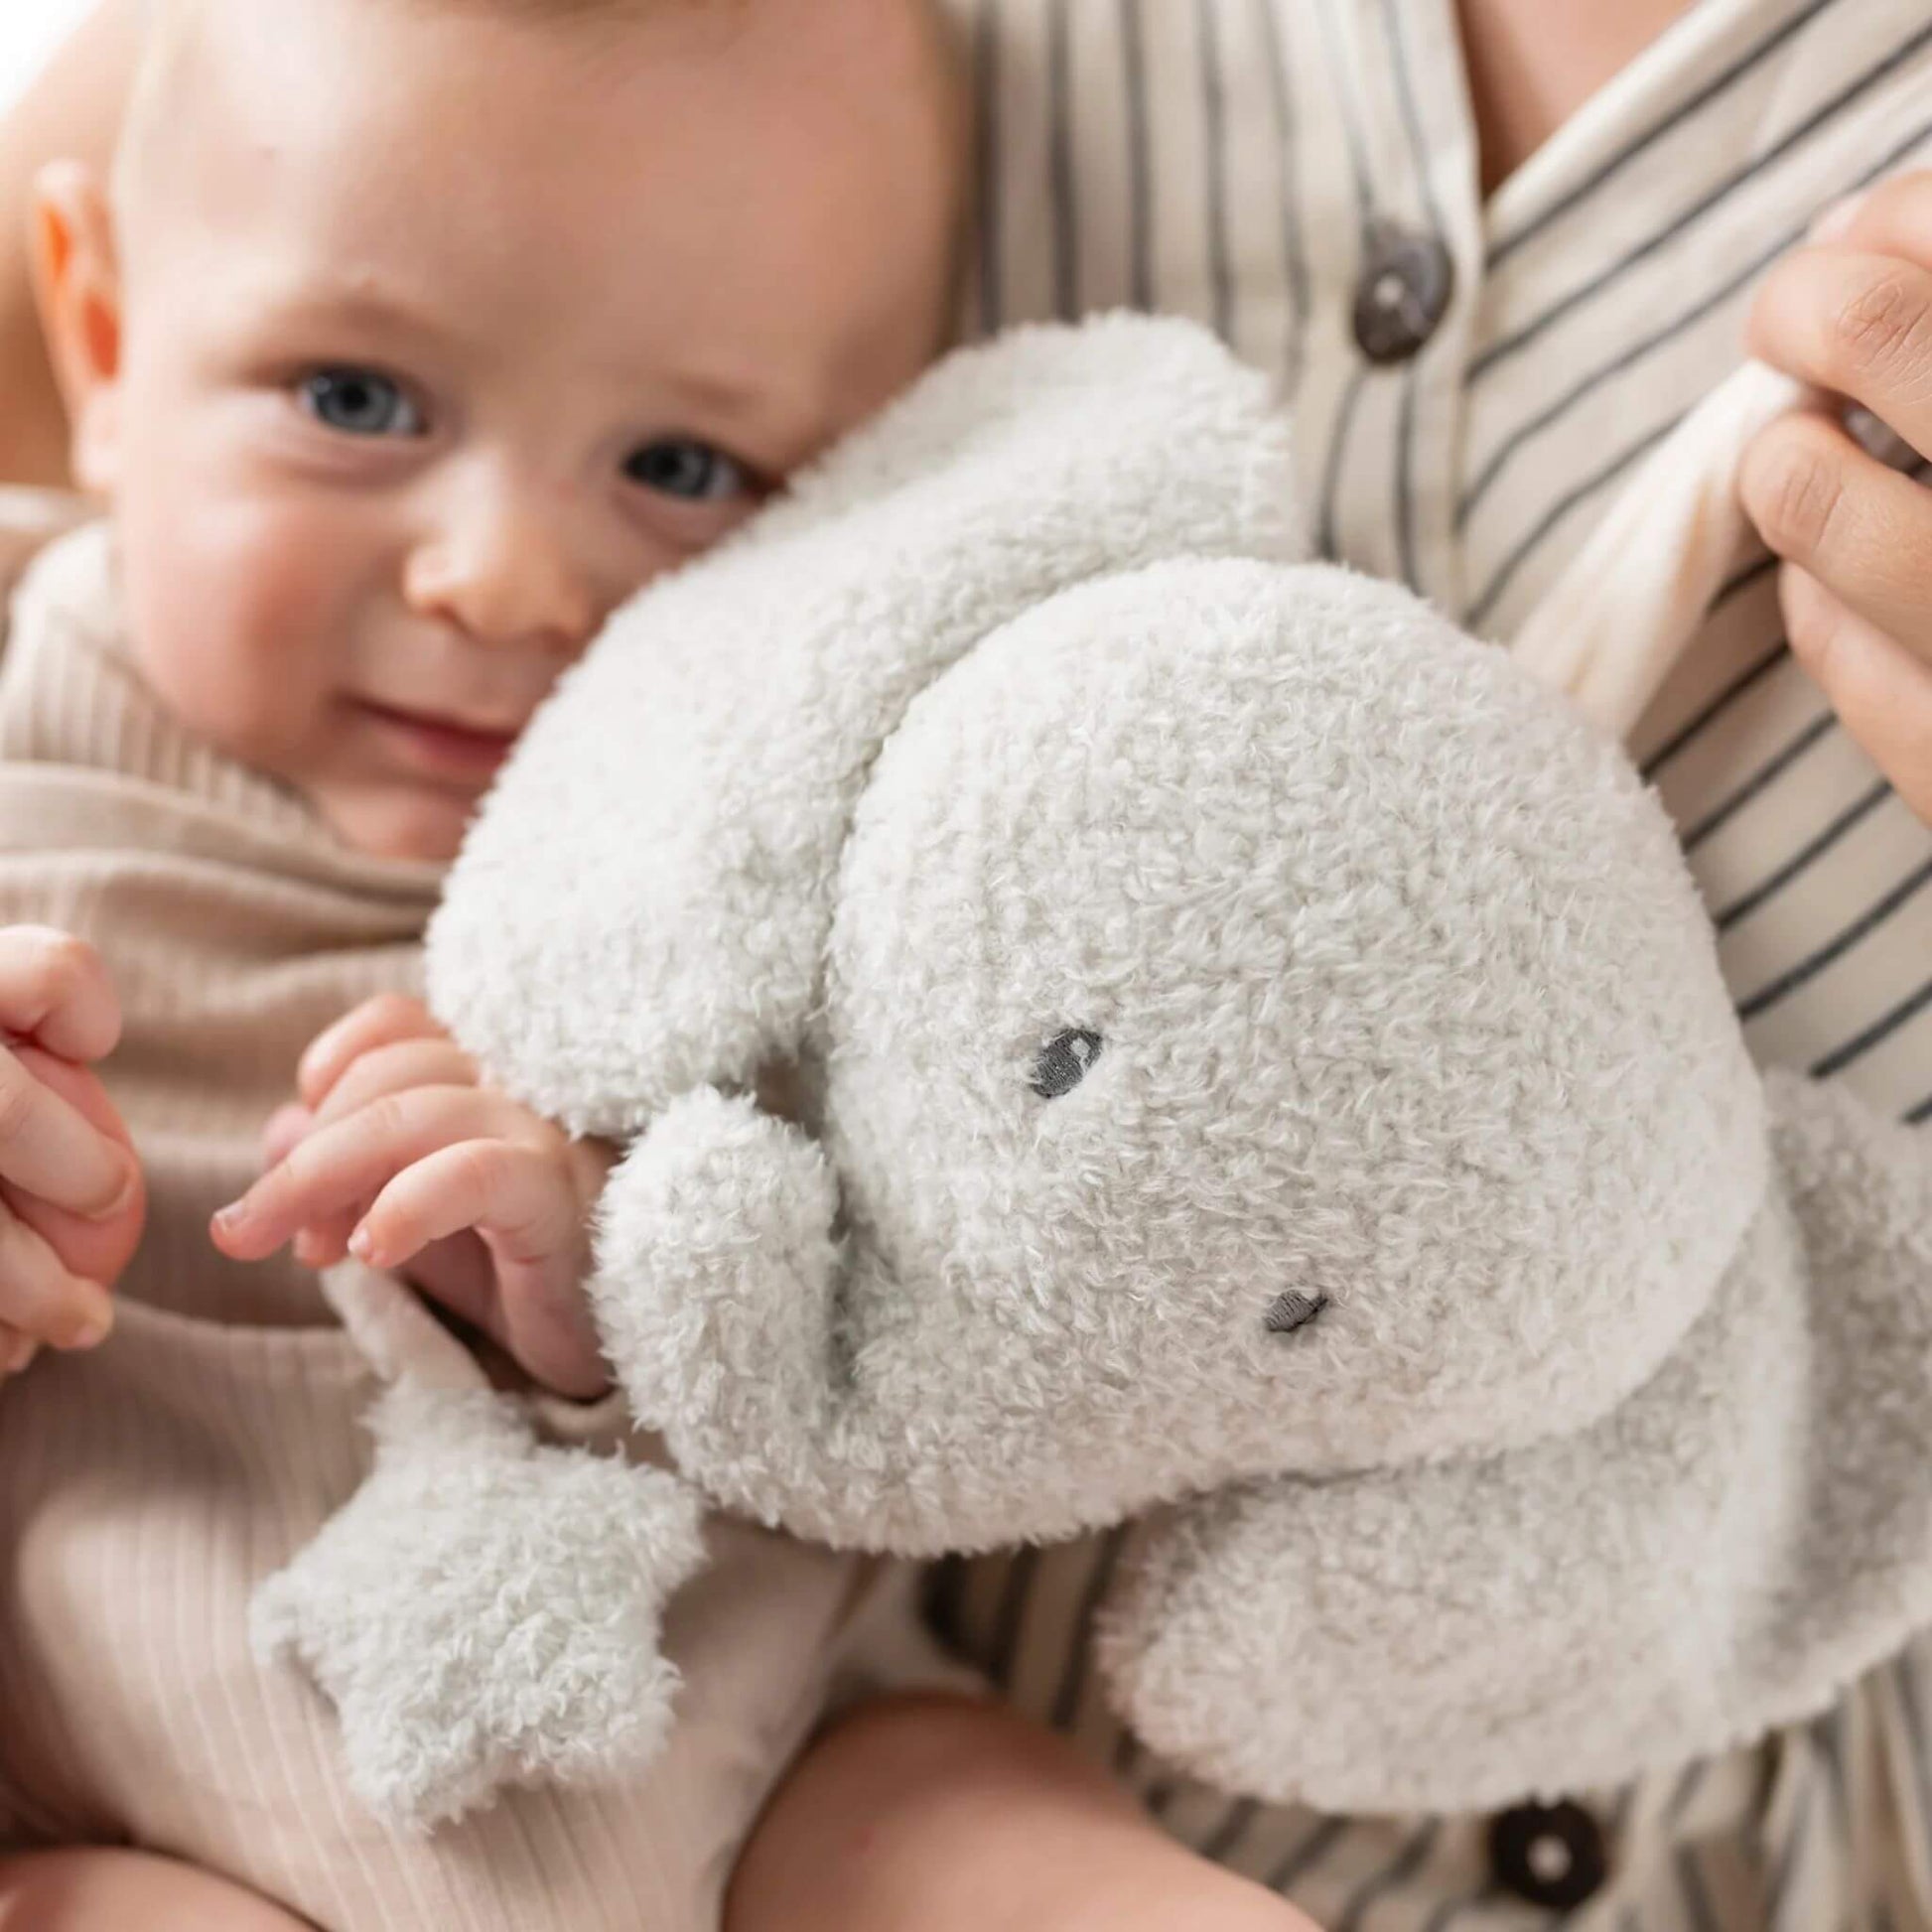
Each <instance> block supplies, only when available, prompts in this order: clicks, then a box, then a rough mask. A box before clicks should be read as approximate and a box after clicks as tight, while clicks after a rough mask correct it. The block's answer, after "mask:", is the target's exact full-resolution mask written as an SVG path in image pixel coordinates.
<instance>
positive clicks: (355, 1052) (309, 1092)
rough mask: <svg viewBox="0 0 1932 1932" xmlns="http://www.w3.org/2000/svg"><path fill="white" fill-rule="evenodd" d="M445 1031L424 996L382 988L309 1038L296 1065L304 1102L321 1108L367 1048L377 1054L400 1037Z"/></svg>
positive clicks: (412, 1037)
mask: <svg viewBox="0 0 1932 1932" xmlns="http://www.w3.org/2000/svg"><path fill="white" fill-rule="evenodd" d="M442 1033H443V1029H442V1028H441V1027H439V1026H438V1025H437V1024H436V1021H435V1018H434V1017H433V1016H432V1015H431V1013H430V1010H429V1008H428V1007H426V1006H424V1004H423V1003H422V1001H420V1000H415V999H411V998H410V997H409V995H408V994H406V993H379V994H377V995H376V997H375V998H374V999H373V1000H364V1001H363V1002H362V1004H361V1005H360V1006H359V1007H357V1008H356V1009H355V1010H354V1011H353V1012H352V1013H346V1014H345V1015H344V1016H343V1017H342V1019H340V1020H338V1021H337V1022H336V1024H335V1025H334V1026H333V1027H329V1028H327V1029H325V1030H324V1031H323V1032H322V1033H319V1034H318V1035H316V1036H315V1038H314V1039H312V1040H311V1041H310V1042H309V1049H308V1051H307V1052H305V1053H304V1054H303V1055H302V1060H301V1064H300V1065H299V1066H298V1067H297V1068H296V1074H295V1085H296V1091H297V1092H298V1093H299V1094H300V1095H301V1096H302V1101H303V1104H304V1105H305V1106H308V1107H320V1106H321V1105H322V1103H323V1102H324V1101H325V1100H327V1099H328V1098H329V1095H330V1093H331V1092H332V1091H333V1089H334V1087H335V1085H336V1082H337V1081H338V1080H340V1079H341V1078H342V1076H343V1075H344V1073H345V1072H346V1071H347V1070H348V1068H349V1066H350V1065H351V1064H353V1062H354V1061H356V1060H358V1059H360V1058H361V1056H362V1055H363V1054H364V1053H372V1052H374V1051H375V1049H376V1048H377V1047H378V1046H388V1045H391V1044H393V1043H394V1042H395V1041H396V1040H399V1039H420V1038H423V1037H426V1036H428V1035H439V1036H440V1035H442Z"/></svg>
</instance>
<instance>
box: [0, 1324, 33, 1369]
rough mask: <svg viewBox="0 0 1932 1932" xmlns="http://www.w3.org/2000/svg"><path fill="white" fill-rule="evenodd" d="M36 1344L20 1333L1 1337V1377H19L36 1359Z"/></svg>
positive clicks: (29, 1337)
mask: <svg viewBox="0 0 1932 1932" xmlns="http://www.w3.org/2000/svg"><path fill="white" fill-rule="evenodd" d="M35 1347H36V1343H35V1341H34V1339H33V1337H32V1336H31V1335H23V1334H20V1333H19V1332H17V1331H16V1332H15V1333H13V1334H10V1335H7V1336H5V1337H0V1375H18V1374H19V1373H20V1371H21V1370H22V1369H24V1368H25V1367H26V1366H27V1364H28V1363H29V1362H31V1361H32V1360H33V1359H34V1352H35Z"/></svg>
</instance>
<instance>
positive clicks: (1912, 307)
mask: <svg viewBox="0 0 1932 1932" xmlns="http://www.w3.org/2000/svg"><path fill="white" fill-rule="evenodd" d="M1747 337H1748V341H1749V343H1750V346H1751V350H1752V353H1754V354H1756V355H1759V356H1761V357H1762V358H1763V359H1764V360H1765V361H1767V362H1770V363H1772V364H1774V365H1775V366H1776V367H1778V368H1781V369H1783V370H1785V371H1786V372H1787V373H1788V374H1790V375H1794V376H1797V377H1798V378H1799V379H1800V380H1801V381H1804V382H1809V383H1811V384H1813V385H1814V386H1815V387H1817V388H1820V389H1826V390H1830V391H1831V392H1832V393H1834V394H1836V395H1841V396H1848V397H1850V398H1852V399H1853V400H1854V401H1856V402H1860V403H1863V405H1864V407H1865V408H1867V409H1868V410H1870V411H1871V413H1872V414H1873V415H1874V416H1876V417H1877V418H1878V419H1879V421H1881V422H1882V423H1884V424H1886V425H1887V426H1888V427H1889V428H1891V429H1892V430H1894V431H1896V432H1897V434H1898V435H1900V436H1902V437H1903V438H1904V439H1905V440H1906V442H1908V443H1909V444H1911V446H1912V447H1913V449H1915V450H1917V451H1918V453H1919V454H1920V455H1921V456H1927V455H1932V264H1921V263H1919V262H1916V261H1911V260H1906V259H1904V258H1901V257H1900V256H1897V255H1890V254H1881V253H1874V252H1872V251H1870V250H1869V249H1866V248H1863V247H1855V246H1851V245H1849V244H1847V243H1843V242H1830V243H1827V244H1826V245H1824V246H1823V247H1816V248H1800V249H1797V250H1795V251H1794V252H1793V253H1791V254H1789V255H1787V256H1786V257H1785V258H1784V260H1782V261H1781V262H1779V263H1778V264H1777V266H1776V267H1775V268H1773V269H1772V270H1771V272H1770V273H1769V274H1768V275H1767V276H1766V277H1765V278H1764V284H1763V286H1762V287H1761V288H1760V289H1759V290H1758V293H1757V297H1756V300H1755V301H1754V302H1753V304H1752V307H1751V317H1750V323H1749V327H1748V330H1747Z"/></svg>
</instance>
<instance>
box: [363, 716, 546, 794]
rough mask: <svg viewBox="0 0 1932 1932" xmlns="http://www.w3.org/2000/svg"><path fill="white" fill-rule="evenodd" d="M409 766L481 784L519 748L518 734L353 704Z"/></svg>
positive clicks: (458, 721) (435, 717) (455, 720)
mask: <svg viewBox="0 0 1932 1932" xmlns="http://www.w3.org/2000/svg"><path fill="white" fill-rule="evenodd" d="M350 702H351V703H352V704H353V705H354V708H355V709H356V710H357V711H358V712H360V713H361V714H362V716H363V717H364V718H366V719H367V720H369V722H370V723H371V724H373V725H374V726H375V727H376V728H377V730H378V731H380V732H381V734H382V736H383V738H384V739H385V740H386V741H387V742H388V743H389V744H390V745H392V746H394V747H395V748H396V749H397V750H399V751H401V752H403V753H404V755H405V756H406V757H407V758H408V759H409V761H410V762H411V763H413V764H418V765H421V766H422V767H424V768H425V769H427V770H431V771H434V772H436V773H437V774H439V775H442V776H446V777H452V778H461V779H468V780H471V781H476V780H480V779H485V778H488V777H489V776H491V775H492V774H493V773H494V771H495V770H496V767H497V766H498V765H499V764H501V763H502V761H503V759H505V758H507V757H508V756H509V750H510V747H511V746H512V745H514V744H515V743H516V739H517V733H516V732H515V731H500V730H485V729H483V728H480V727H478V726H476V725H470V724H465V723H463V722H462V721H460V720H458V719H454V718H441V717H438V716H436V715H435V714H434V713H431V712H423V711H405V710H403V709H402V708H401V707H399V706H396V705H386V704H377V703H375V702H374V701H373V700H372V699H369V698H356V699H352V700H351V701H350Z"/></svg>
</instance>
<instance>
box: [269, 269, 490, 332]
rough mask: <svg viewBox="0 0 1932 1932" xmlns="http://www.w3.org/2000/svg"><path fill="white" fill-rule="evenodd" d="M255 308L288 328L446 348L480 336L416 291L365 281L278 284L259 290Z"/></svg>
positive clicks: (315, 280)
mask: <svg viewBox="0 0 1932 1932" xmlns="http://www.w3.org/2000/svg"><path fill="white" fill-rule="evenodd" d="M251 306H252V308H253V310H254V312H255V313H256V314H257V315H259V316H261V317H262V318H264V319H265V320H266V321H268V322H270V323H273V324H276V325H279V326H282V327H287V328H302V327H304V326H308V327H318V326H327V327H330V328H335V329H348V330H352V331H355V332H357V333H358V334H362V335H366V336H369V337H396V336H406V337H410V338H412V339H414V340H416V341H418V342H423V343H436V344H445V345H448V344H454V343H458V342H460V341H463V340H466V339H474V337H475V335H476V332H475V330H474V328H471V329H466V328H465V327H464V326H463V325H462V324H461V323H460V322H459V321H457V320H456V319H454V318H452V317H450V316H448V315H445V314H443V313H441V312H439V310H438V309H437V308H436V306H435V305H434V304H433V303H430V302H427V301H425V300H424V299H423V298H422V297H421V296H419V295H417V294H415V293H414V292H412V291H410V290H407V289H404V288H401V287H385V286H383V285H381V284H379V283H374V282H372V281H370V280H368V279H366V278H364V277H361V276H357V277H353V278H349V277H343V278H340V279H335V278H327V277H308V276H305V277H303V278H301V279H300V280H294V279H290V280H278V281H277V282H275V283H272V284H267V285H264V286H263V287H261V288H260V289H259V290H258V291H256V292H255V294H254V296H253V299H252V303H251Z"/></svg>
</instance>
